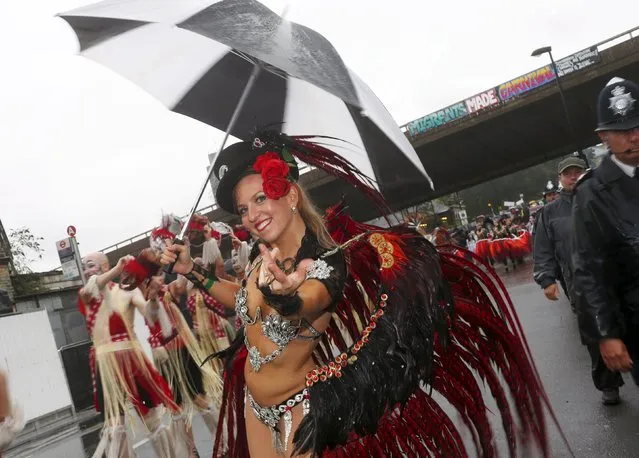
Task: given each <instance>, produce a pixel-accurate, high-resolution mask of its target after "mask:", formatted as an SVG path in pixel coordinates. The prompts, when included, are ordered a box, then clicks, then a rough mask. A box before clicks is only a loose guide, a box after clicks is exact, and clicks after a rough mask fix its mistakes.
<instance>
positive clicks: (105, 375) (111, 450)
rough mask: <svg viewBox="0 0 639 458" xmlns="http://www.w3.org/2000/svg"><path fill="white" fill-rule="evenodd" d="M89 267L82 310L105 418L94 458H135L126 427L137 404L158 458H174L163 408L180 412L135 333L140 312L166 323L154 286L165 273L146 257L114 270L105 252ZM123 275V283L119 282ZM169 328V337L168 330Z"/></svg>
mask: <svg viewBox="0 0 639 458" xmlns="http://www.w3.org/2000/svg"><path fill="white" fill-rule="evenodd" d="M84 264H85V275H86V276H87V277H89V278H88V281H87V284H86V286H85V287H84V288H82V289H81V290H80V294H79V297H80V301H79V307H80V310H82V311H83V313H85V315H86V320H87V328H88V330H89V335H90V336H91V340H92V342H93V348H92V350H91V365H92V369H93V371H94V399H95V402H96V410H98V411H99V412H102V413H103V414H104V417H105V419H104V426H103V430H102V438H101V440H100V442H99V443H98V446H97V448H96V451H95V453H94V455H93V456H94V458H99V457H101V456H102V455H106V456H107V457H108V458H112V457H113V458H115V457H129V456H133V451H132V449H131V444H130V442H129V441H128V439H127V435H126V428H125V424H124V423H125V422H124V416H127V415H128V414H129V408H130V407H131V406H133V407H134V408H135V410H136V411H137V413H138V415H139V416H140V418H142V419H143V421H144V423H145V424H146V426H147V428H148V429H149V432H150V433H151V436H150V440H151V443H152V445H153V448H154V449H155V451H156V453H157V455H158V456H159V457H161V458H171V457H172V456H173V450H172V446H171V441H170V435H169V432H168V430H167V429H166V428H165V427H164V426H163V425H162V415H163V412H164V411H163V409H162V406H165V407H167V408H168V409H169V410H170V411H172V412H174V413H177V412H178V411H179V408H178V406H177V405H176V404H175V402H173V394H172V393H171V390H170V389H169V386H168V384H167V382H166V380H165V379H164V378H162V376H161V375H160V373H159V372H158V371H157V369H156V368H155V367H153V365H152V364H151V362H150V361H149V360H148V359H147V357H146V356H145V354H144V352H143V350H142V347H141V346H140V342H139V341H138V339H137V336H136V334H135V332H134V330H133V323H134V317H135V310H136V309H137V310H139V311H140V312H141V313H142V315H143V316H145V317H147V318H148V319H149V321H151V322H156V321H157V320H160V319H161V318H160V317H161V316H162V313H161V310H160V309H159V307H158V306H157V304H156V305H152V304H151V303H152V302H154V298H156V297H157V294H158V292H159V291H158V290H157V289H155V288H154V286H153V285H151V284H149V282H148V279H149V278H150V277H151V276H152V274H153V273H154V271H157V270H159V269H158V268H157V267H154V266H153V264H152V263H151V262H150V261H149V260H148V259H147V257H146V256H145V255H141V256H139V257H138V259H135V258H133V257H132V256H126V257H124V258H122V259H120V260H119V261H118V263H117V265H116V266H115V267H114V268H112V269H109V264H108V260H107V258H106V256H105V255H104V254H103V253H91V254H90V255H88V256H87V257H86V258H85V260H84ZM117 277H120V283H114V280H115V279H116V278H117ZM138 287H141V288H143V289H144V293H143V292H142V291H141V290H140V289H139V288H138ZM164 329H165V333H166V332H167V331H166V326H165V327H164ZM169 332H170V331H169Z"/></svg>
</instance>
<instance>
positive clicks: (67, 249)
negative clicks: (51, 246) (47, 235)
mask: <svg viewBox="0 0 639 458" xmlns="http://www.w3.org/2000/svg"><path fill="white" fill-rule="evenodd" d="M55 247H56V249H57V250H58V257H59V258H60V262H61V263H63V264H64V263H65V262H66V261H67V260H68V259H69V258H70V259H73V245H72V244H71V240H69V239H62V240H59V241H57V242H56V244H55Z"/></svg>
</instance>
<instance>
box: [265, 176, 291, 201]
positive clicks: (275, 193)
mask: <svg viewBox="0 0 639 458" xmlns="http://www.w3.org/2000/svg"><path fill="white" fill-rule="evenodd" d="M262 189H263V190H264V194H266V197H268V198H269V199H272V200H277V199H280V198H282V197H284V196H285V195H286V194H288V192H289V191H290V190H291V182H290V181H288V180H287V179H286V178H282V177H271V178H269V179H267V180H264V183H263V184H262Z"/></svg>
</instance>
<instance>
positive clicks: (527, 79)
mask: <svg viewBox="0 0 639 458" xmlns="http://www.w3.org/2000/svg"><path fill="white" fill-rule="evenodd" d="M554 79H555V72H554V70H553V68H552V66H550V65H546V66H545V67H541V68H538V69H537V70H535V71H532V72H530V73H526V74H525V75H522V76H520V77H518V78H515V79H514V80H510V81H508V82H507V83H504V84H502V85H501V86H499V87H498V88H497V90H498V91H499V98H500V99H501V100H502V101H503V102H505V101H507V100H510V99H512V98H513V97H518V96H520V95H522V94H525V93H527V92H530V91H532V90H533V89H537V88H538V87H541V86H544V85H545V84H548V83H550V82H551V81H554Z"/></svg>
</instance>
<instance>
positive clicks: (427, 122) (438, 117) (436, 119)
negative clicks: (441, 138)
mask: <svg viewBox="0 0 639 458" xmlns="http://www.w3.org/2000/svg"><path fill="white" fill-rule="evenodd" d="M467 114H468V111H467V110H466V104H465V103H464V102H459V103H456V104H455V105H451V106H449V107H446V108H444V109H443V110H439V111H437V112H435V113H431V114H429V115H427V116H424V117H423V118H419V119H418V120H416V121H413V122H411V123H410V124H408V125H407V126H406V128H407V129H408V133H409V134H410V135H411V136H413V137H414V136H417V135H421V134H423V133H424V132H427V131H429V130H431V129H434V128H436V127H439V126H443V125H444V124H448V123H449V122H452V121H455V120H457V119H459V118H463V117H464V116H466V115H467Z"/></svg>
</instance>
